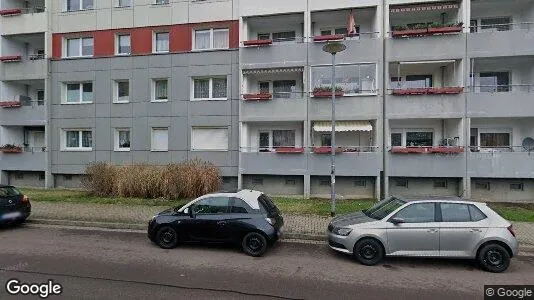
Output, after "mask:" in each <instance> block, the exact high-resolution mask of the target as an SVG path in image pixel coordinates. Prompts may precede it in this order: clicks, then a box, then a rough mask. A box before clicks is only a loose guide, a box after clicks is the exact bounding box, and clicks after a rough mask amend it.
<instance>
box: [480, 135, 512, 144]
mask: <svg viewBox="0 0 534 300" xmlns="http://www.w3.org/2000/svg"><path fill="white" fill-rule="evenodd" d="M480 146H481V147H510V133H491V132H481V133H480Z"/></svg>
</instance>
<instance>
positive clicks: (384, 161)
mask: <svg viewBox="0 0 534 300" xmlns="http://www.w3.org/2000/svg"><path fill="white" fill-rule="evenodd" d="M386 8H387V7H386V0H382V7H381V9H382V21H381V22H380V23H381V24H382V25H381V27H382V28H381V29H382V30H381V32H382V34H381V39H382V176H380V180H381V181H382V183H383V185H382V187H381V188H382V191H381V192H380V194H381V195H383V196H384V198H386V197H388V194H389V187H388V186H387V185H388V180H387V178H388V173H387V168H388V166H387V159H386V153H387V152H386V140H387V138H386V132H387V130H386V124H389V122H386V85H387V80H386V61H387V60H386V14H387V18H388V19H389V10H387V9H386ZM388 126H389V125H388ZM381 195H376V197H377V198H378V199H380V198H381V197H380V196H381Z"/></svg>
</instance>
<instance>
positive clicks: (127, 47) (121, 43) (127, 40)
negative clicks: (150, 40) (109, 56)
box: [117, 34, 132, 55]
mask: <svg viewBox="0 0 534 300" xmlns="http://www.w3.org/2000/svg"><path fill="white" fill-rule="evenodd" d="M131 53H132V47H131V37H130V35H129V34H119V35H117V54H119V55H130V54H131Z"/></svg>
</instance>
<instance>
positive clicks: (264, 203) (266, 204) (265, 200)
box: [258, 194, 280, 214]
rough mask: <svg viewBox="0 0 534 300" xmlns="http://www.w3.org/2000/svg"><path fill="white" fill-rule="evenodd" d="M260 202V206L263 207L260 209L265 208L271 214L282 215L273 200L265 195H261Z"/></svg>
mask: <svg viewBox="0 0 534 300" xmlns="http://www.w3.org/2000/svg"><path fill="white" fill-rule="evenodd" d="M258 201H259V202H260V204H261V205H260V206H261V207H260V209H261V208H263V209H264V210H265V211H266V212H268V213H269V214H280V211H279V210H278V208H277V207H276V205H275V204H274V202H273V200H271V198H269V197H268V196H266V195H265V194H261V195H260V196H259V197H258Z"/></svg>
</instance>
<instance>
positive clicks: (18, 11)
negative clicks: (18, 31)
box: [0, 6, 45, 17]
mask: <svg viewBox="0 0 534 300" xmlns="http://www.w3.org/2000/svg"><path fill="white" fill-rule="evenodd" d="M44 11H45V7H44V6H43V7H40V6H36V7H29V8H8V9H0V16H4V17H5V16H16V15H22V14H35V13H42V12H44Z"/></svg>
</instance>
